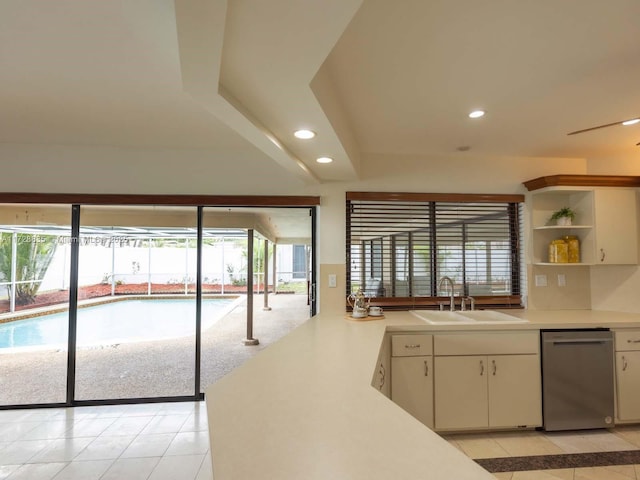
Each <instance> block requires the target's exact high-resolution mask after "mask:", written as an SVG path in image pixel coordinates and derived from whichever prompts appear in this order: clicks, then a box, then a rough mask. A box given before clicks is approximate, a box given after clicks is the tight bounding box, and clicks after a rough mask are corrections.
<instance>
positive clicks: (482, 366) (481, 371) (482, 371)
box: [480, 360, 484, 376]
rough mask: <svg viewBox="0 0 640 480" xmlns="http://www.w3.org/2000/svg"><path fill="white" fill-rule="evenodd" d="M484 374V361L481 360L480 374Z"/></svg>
mask: <svg viewBox="0 0 640 480" xmlns="http://www.w3.org/2000/svg"><path fill="white" fill-rule="evenodd" d="M483 375H484V362H483V361H482V360H480V376H483Z"/></svg>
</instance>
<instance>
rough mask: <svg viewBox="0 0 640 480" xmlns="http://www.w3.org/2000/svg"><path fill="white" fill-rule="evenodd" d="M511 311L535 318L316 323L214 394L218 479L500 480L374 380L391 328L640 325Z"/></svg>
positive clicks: (210, 408)
mask: <svg viewBox="0 0 640 480" xmlns="http://www.w3.org/2000/svg"><path fill="white" fill-rule="evenodd" d="M507 313H509V314H512V315H517V316H520V317H522V318H526V319H527V320H529V322H530V323H524V324H511V325H498V326H495V325H486V324H483V325H460V326H449V325H447V326H437V325H427V324H425V323H424V322H422V321H420V320H419V319H418V318H417V317H415V316H413V315H412V314H410V313H408V312H392V313H386V314H385V318H384V319H380V320H374V321H351V320H347V319H345V318H344V316H339V315H319V316H316V317H314V318H312V319H310V320H309V321H308V322H306V323H305V324H303V325H302V326H301V327H299V328H298V329H296V330H295V331H293V332H292V333H290V334H289V335H287V336H286V337H285V338H283V339H281V340H280V341H278V342H277V343H275V344H274V345H272V346H270V347H269V348H267V349H265V350H263V351H262V352H260V353H259V354H258V355H256V356H255V357H254V358H253V359H251V360H249V361H248V362H247V363H245V364H244V365H243V366H241V367H240V368H238V369H236V370H235V371H233V372H232V373H231V374H229V375H228V376H226V377H224V378H223V379H221V380H220V381H218V382H217V383H216V384H214V385H212V386H211V387H209V388H208V389H207V390H206V403H207V412H208V418H209V434H210V440H211V452H212V460H213V469H214V475H215V478H216V480H226V479H233V480H245V479H246V480H257V479H278V480H285V479H292V480H293V479H296V480H299V479H323V480H326V479H328V478H331V479H345V480H346V479H349V480H356V479H366V480H376V479H385V480H387V479H389V478H394V479H421V480H424V479H425V478H429V479H431V480H436V479H447V480H448V479H452V478H455V479H458V480H465V479H474V480H481V479H483V478H494V477H493V476H492V475H491V474H489V473H488V472H486V471H485V470H484V469H482V468H481V467H479V466H478V465H477V464H476V463H475V462H473V461H472V460H470V459H469V458H467V457H466V456H465V455H463V454H462V453H461V452H460V451H458V450H457V449H456V448H454V447H452V446H451V445H449V444H448V443H447V442H446V441H444V440H442V439H441V438H440V437H439V436H438V435H437V434H435V433H434V432H432V431H431V430H429V429H428V428H426V427H425V426H424V425H422V424H421V423H419V422H418V421H417V420H415V419H414V418H413V417H411V416H410V415H409V414H408V413H406V412H405V411H404V410H402V409H401V408H400V407H398V406H397V405H396V404H394V403H393V402H391V401H390V400H389V399H388V398H387V397H385V396H384V395H382V394H381V393H380V392H378V391H377V390H376V389H375V388H373V387H372V386H371V379H372V375H373V372H374V369H375V366H376V359H377V357H378V353H379V350H380V344H381V342H382V338H383V335H384V333H385V331H387V330H395V331H404V330H407V331H409V330H411V331H455V330H484V331H491V330H512V329H514V330H521V329H542V328H583V327H586V328H593V327H611V328H630V327H640V315H639V314H627V313H616V312H595V311H590V310H576V311H571V310H563V311H527V310H510V311H508V312H507Z"/></svg>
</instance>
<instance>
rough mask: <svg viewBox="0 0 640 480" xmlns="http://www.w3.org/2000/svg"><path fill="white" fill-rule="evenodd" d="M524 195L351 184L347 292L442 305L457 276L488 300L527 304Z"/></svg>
mask: <svg viewBox="0 0 640 480" xmlns="http://www.w3.org/2000/svg"><path fill="white" fill-rule="evenodd" d="M523 200H524V198H523V197H522V196H521V195H462V194H418V193H375V192H347V205H346V206H347V229H346V230H347V264H348V265H349V267H348V268H347V294H350V293H352V292H354V291H356V290H357V289H362V291H363V292H364V293H365V295H367V296H370V297H376V303H379V304H381V305H385V306H387V307H392V308H398V309H407V308H438V302H439V301H442V299H441V298H440V299H439V298H438V296H439V295H440V296H446V295H447V294H448V292H447V293H443V292H442V291H439V289H438V282H439V280H440V279H441V278H442V277H444V276H448V277H450V278H451V279H452V280H453V281H454V283H455V293H456V295H459V296H473V297H474V298H475V299H476V304H477V305H478V306H482V307H489V306H490V307H520V306H521V292H520V257H521V255H520V241H519V236H520V225H519V223H520V222H519V210H520V205H521V203H522V202H523Z"/></svg>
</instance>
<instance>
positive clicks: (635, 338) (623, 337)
mask: <svg viewBox="0 0 640 480" xmlns="http://www.w3.org/2000/svg"><path fill="white" fill-rule="evenodd" d="M615 339H616V351H617V352H624V351H629V350H640V330H616V331H615Z"/></svg>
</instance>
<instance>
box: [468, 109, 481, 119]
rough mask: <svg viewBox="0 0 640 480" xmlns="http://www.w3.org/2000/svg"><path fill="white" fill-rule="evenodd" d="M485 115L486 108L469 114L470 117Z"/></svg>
mask: <svg viewBox="0 0 640 480" xmlns="http://www.w3.org/2000/svg"><path fill="white" fill-rule="evenodd" d="M482 116H484V110H474V111H473V112H471V113H470V114H469V118H480V117H482Z"/></svg>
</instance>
